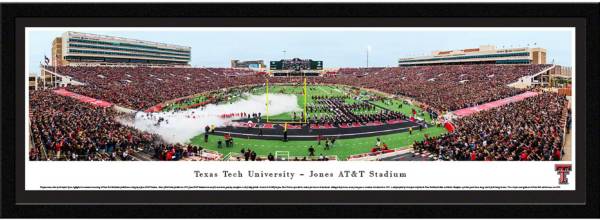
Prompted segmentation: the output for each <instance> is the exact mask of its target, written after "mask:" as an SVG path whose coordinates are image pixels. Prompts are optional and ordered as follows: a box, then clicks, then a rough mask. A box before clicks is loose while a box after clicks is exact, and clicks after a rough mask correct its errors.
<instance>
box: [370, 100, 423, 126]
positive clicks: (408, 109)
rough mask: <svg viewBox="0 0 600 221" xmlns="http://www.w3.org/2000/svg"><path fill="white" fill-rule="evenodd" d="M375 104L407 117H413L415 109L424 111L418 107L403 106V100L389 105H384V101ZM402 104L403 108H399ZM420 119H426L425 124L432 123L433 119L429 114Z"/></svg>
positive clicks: (393, 101) (394, 101)
mask: <svg viewBox="0 0 600 221" xmlns="http://www.w3.org/2000/svg"><path fill="white" fill-rule="evenodd" d="M373 103H374V104H377V105H379V106H382V107H385V108H388V109H390V110H393V111H398V112H400V113H403V114H405V115H406V116H412V109H413V108H414V109H415V110H417V111H422V109H421V108H420V107H418V106H416V105H407V104H402V100H392V103H391V104H389V105H388V104H385V103H383V102H382V101H375V102H373ZM400 104H402V108H399V107H398V105H400ZM418 117H420V118H423V119H425V122H427V123H431V117H429V114H428V113H427V112H424V114H423V116H418Z"/></svg>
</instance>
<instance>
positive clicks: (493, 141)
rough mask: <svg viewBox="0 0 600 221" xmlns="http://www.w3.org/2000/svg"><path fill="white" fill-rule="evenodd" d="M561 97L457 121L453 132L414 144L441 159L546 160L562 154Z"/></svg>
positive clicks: (528, 101)
mask: <svg viewBox="0 0 600 221" xmlns="http://www.w3.org/2000/svg"><path fill="white" fill-rule="evenodd" d="M566 104H567V102H566V98H565V97H564V96H559V95H557V94H555V93H542V94H540V95H538V96H534V97H530V98H527V99H525V100H523V101H519V102H515V103H511V104H508V105H505V106H502V107H498V108H495V109H491V110H487V111H481V112H479V113H476V114H474V115H471V116H467V117H463V118H461V119H459V120H457V121H456V122H455V123H456V128H457V129H456V131H454V132H453V133H449V134H447V135H444V136H441V137H430V138H427V139H425V140H424V141H421V142H415V143H414V146H413V147H414V149H415V151H417V152H421V153H422V152H423V151H428V152H430V153H432V154H434V155H437V156H439V158H440V159H442V160H486V161H519V160H520V161H525V160H527V161H538V160H539V161H541V160H544V161H547V160H560V159H561V156H562V154H563V148H562V146H563V133H564V131H563V128H562V126H563V125H564V124H563V123H562V122H561V121H562V120H564V119H565V114H567V113H568V111H567V105H566Z"/></svg>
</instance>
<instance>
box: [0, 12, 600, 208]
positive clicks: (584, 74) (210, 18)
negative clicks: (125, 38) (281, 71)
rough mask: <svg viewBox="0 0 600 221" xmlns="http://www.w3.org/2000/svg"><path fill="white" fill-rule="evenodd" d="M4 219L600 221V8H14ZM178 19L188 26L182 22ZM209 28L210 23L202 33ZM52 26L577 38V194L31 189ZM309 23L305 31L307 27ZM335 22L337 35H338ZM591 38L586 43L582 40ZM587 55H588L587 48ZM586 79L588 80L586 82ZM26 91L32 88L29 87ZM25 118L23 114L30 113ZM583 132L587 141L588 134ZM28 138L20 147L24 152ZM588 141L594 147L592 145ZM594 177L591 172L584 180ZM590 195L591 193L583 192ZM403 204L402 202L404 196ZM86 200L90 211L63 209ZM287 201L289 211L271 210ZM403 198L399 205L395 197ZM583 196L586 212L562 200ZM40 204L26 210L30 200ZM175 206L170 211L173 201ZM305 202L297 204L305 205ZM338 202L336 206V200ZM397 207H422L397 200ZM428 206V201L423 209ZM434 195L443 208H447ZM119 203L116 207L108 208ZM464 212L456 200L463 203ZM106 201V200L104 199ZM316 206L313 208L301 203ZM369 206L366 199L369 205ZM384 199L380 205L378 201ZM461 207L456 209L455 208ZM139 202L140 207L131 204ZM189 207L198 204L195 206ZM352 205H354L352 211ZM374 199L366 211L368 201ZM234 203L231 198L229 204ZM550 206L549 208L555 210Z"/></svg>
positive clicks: (8, 47)
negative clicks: (42, 37)
mask: <svg viewBox="0 0 600 221" xmlns="http://www.w3.org/2000/svg"><path fill="white" fill-rule="evenodd" d="M1 8H2V11H1V15H2V48H1V49H2V55H3V56H2V61H1V64H2V84H1V85H2V86H1V87H2V126H1V131H2V141H1V147H2V148H1V149H0V151H1V152H0V155H1V156H2V158H1V165H2V171H1V172H2V173H1V175H2V176H1V177H2V185H1V189H2V197H1V198H2V202H1V203H2V204H1V207H2V210H1V212H0V217H7V218H17V217H20V218H26V217H40V218H41V217H44V218H58V217H65V218H70V217H78V218H83V217H87V218H113V217H136V218H137V217H139V218H141V217H156V218H183V217H194V218H200V217H213V218H221V217H229V218H250V217H264V218H278V217H289V218H312V217H323V218H369V217H373V218H374V217H414V218H416V217H435V218H453V217H531V218H556V217H569V218H571V217H598V216H599V210H598V208H599V205H598V187H599V186H598V168H599V165H598V161H599V160H600V159H599V158H598V149H597V148H593V147H597V146H598V144H599V142H598V141H599V140H598V136H594V135H596V134H597V131H598V130H597V129H598V124H596V123H595V122H594V121H597V120H598V114H597V113H596V112H595V110H598V99H595V98H594V95H596V94H597V92H598V91H597V89H596V87H594V85H599V84H598V83H599V81H598V75H597V73H599V70H598V62H597V61H598V60H599V57H598V48H599V44H598V39H599V38H598V27H600V24H599V12H600V7H599V5H598V4H326V3H320V4H2V5H1ZM174 21H176V22H174ZM199 21H201V22H200V23H199ZM31 24H46V25H50V26H67V27H69V26H109V27H118V26H183V27H185V26H192V25H196V26H197V25H198V24H203V25H204V26H253V25H254V26H262V27H279V26H281V27H284V26H298V27H302V26H327V25H329V26H335V25H338V26H344V24H346V25H347V26H356V27H361V26H363V27H373V26H382V25H383V26H404V27H432V26H434V27H441V26H444V27H457V26H460V27H480V26H490V25H497V26H498V25H502V26H501V27H555V26H570V25H573V26H575V27H576V28H577V33H579V34H576V41H577V44H578V45H577V46H576V54H577V55H576V57H577V61H576V64H577V67H578V74H577V76H576V77H577V78H578V82H581V83H578V85H577V91H578V93H577V98H576V99H577V104H578V110H577V113H576V114H577V116H578V117H577V121H578V122H577V123H576V124H577V131H578V132H580V133H579V134H577V135H576V137H577V140H578V143H577V148H578V150H580V149H581V148H583V149H582V150H585V151H582V152H580V151H578V153H577V154H578V156H582V157H578V162H579V160H582V161H581V162H583V163H581V164H580V163H578V164H577V170H578V171H580V172H579V173H578V176H577V177H576V179H577V184H578V185H577V191H579V192H577V191H575V194H573V193H572V192H552V191H527V192H523V191H520V192H519V191H510V192H496V191H487V192H473V191H471V192H469V191H431V192H425V193H423V192H419V193H415V192H409V191H404V192H402V193H401V194H398V193H388V192H381V191H379V192H373V191H339V192H325V191H318V192H317V191H311V192H312V193H310V194H307V193H305V192H301V191H296V192H298V193H293V194H288V193H274V192H273V191H254V192H250V191H237V192H235V194H237V195H238V196H241V197H240V198H242V199H246V200H247V201H245V202H228V200H229V199H224V198H219V196H220V195H221V194H222V193H220V192H215V193H210V192H207V193H203V194H205V195H203V197H206V198H210V199H213V200H214V201H212V202H209V203H206V202H205V203H187V202H188V201H189V200H192V201H193V200H194V197H195V196H196V195H195V194H197V192H199V191H190V192H181V193H183V194H177V196H176V197H175V198H173V196H171V195H172V193H171V192H167V191H164V192H153V191H138V192H135V193H132V192H128V193H123V192H118V191H108V192H91V191H82V192H67V191H58V192H56V191H55V192H52V193H50V192H41V191H24V178H23V176H22V175H23V174H24V168H23V166H24V164H23V160H24V159H23V157H17V156H23V155H20V154H21V152H24V150H23V148H19V147H21V146H22V144H23V141H24V139H20V136H22V135H19V131H23V127H24V126H25V125H22V124H20V123H19V122H23V121H21V120H20V119H19V116H21V117H23V114H22V112H23V106H24V98H23V97H22V96H23V93H22V92H20V91H22V89H21V88H22V87H23V85H24V82H22V81H23V80H24V79H23V78H22V77H20V76H21V75H19V74H17V73H24V71H20V70H22V69H23V67H24V59H25V57H24V48H23V47H20V46H21V45H20V44H19V43H18V42H19V41H20V40H21V41H22V40H23V33H24V30H23V27H26V26H27V25H31ZM298 24H301V25H298ZM332 24H334V25H332ZM582 33H583V34H582ZM582 44H583V45H585V47H582V46H581V45H582ZM579 80H581V81H579ZM20 87H21V88H20ZM19 111H20V112H19ZM582 131H583V132H582ZM19 140H20V142H19ZM582 141H583V142H582ZM581 171H584V172H581ZM582 190H583V191H582ZM394 194H397V195H394ZM70 195H80V198H82V199H83V200H87V202H80V203H76V204H75V203H69V202H60V201H61V200H64V199H66V198H69V197H70ZM274 195H277V196H278V197H280V198H283V199H285V200H288V201H278V202H274V201H268V200H264V199H265V198H269V197H273V196H274ZM392 195H394V196H392ZM571 195H577V196H576V197H578V198H579V199H583V202H579V203H574V202H575V201H573V202H556V201H555V200H556V199H565V198H568V197H569V196H571ZM27 197H36V198H35V200H34V201H35V202H32V201H29V202H27V203H23V201H20V198H21V199H23V198H27ZM169 197H171V199H170V200H171V201H170V202H168V203H165V201H161V200H163V199H166V198H169ZM294 197H296V198H294ZM331 197H333V199H337V200H334V202H331V201H329V200H331V199H332V198H331ZM386 197H406V198H407V199H414V200H415V201H412V202H410V203H397V202H396V201H395V200H394V203H389V202H386ZM419 197H421V199H419ZM433 197H439V198H437V199H436V200H437V201H436V202H434V201H435V200H433ZM103 198H109V201H110V200H112V202H109V201H103V200H101V199H103ZM458 198H460V200H464V202H456V199H458ZM99 199H100V200H99ZM297 199H300V201H302V200H308V201H310V200H313V202H312V203H299V202H293V201H294V200H297ZM357 199H359V200H358V201H357ZM368 199H377V200H379V203H378V202H373V201H371V202H368ZM452 199H454V200H452ZM126 200H130V202H129V203H126V204H125V203H123V201H126ZM186 200H187V201H186ZM344 200H347V201H349V202H351V201H352V200H354V202H353V203H344V202H342V201H344ZM360 200H363V201H360ZM229 201H230V200H229ZM545 202H546V203H545Z"/></svg>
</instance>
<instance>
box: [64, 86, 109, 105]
mask: <svg viewBox="0 0 600 221" xmlns="http://www.w3.org/2000/svg"><path fill="white" fill-rule="evenodd" d="M53 92H54V93H56V94H58V95H62V96H66V97H71V98H73V99H77V100H79V101H81V102H85V103H89V104H92V105H94V106H98V107H110V106H112V103H110V102H106V101H103V100H98V99H94V98H91V97H87V96H83V95H81V94H77V93H73V92H70V91H67V90H65V89H64V88H61V89H56V90H54V91H53Z"/></svg>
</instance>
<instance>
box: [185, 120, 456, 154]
mask: <svg viewBox="0 0 600 221" xmlns="http://www.w3.org/2000/svg"><path fill="white" fill-rule="evenodd" d="M445 132H446V130H445V129H444V128H443V127H430V128H427V129H423V131H419V130H415V131H413V134H412V135H409V133H408V132H404V133H397V134H388V135H382V136H372V137H364V138H352V139H339V140H336V142H335V146H334V147H332V148H331V149H330V150H324V147H325V144H324V143H325V142H324V141H322V142H321V146H318V145H317V142H316V140H314V141H289V142H282V141H280V140H259V139H244V138H234V146H233V147H230V148H227V147H222V148H217V141H219V140H221V141H223V140H224V139H223V137H222V136H215V135H211V136H209V142H208V143H204V135H202V134H201V135H198V136H196V137H194V138H192V140H191V143H192V144H195V145H198V146H202V147H204V148H207V149H210V150H215V151H218V152H220V153H222V154H223V155H227V154H229V153H230V152H233V153H239V152H240V150H241V149H242V148H244V149H247V148H250V149H252V150H254V151H256V153H257V154H258V155H268V154H269V153H273V154H275V151H289V152H290V156H306V155H308V147H309V146H310V145H313V147H314V148H315V155H317V156H318V155H320V154H323V155H337V157H338V159H339V160H346V159H347V158H348V156H350V155H354V154H360V153H367V152H369V151H371V148H373V147H374V146H375V143H376V142H377V141H376V138H377V137H379V138H381V140H382V142H383V143H386V144H387V145H388V147H389V148H390V149H395V148H405V147H407V146H409V145H411V144H413V142H414V141H415V140H423V139H424V135H425V134H428V135H429V136H439V135H440V134H443V133H445ZM223 143H224V142H223Z"/></svg>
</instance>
